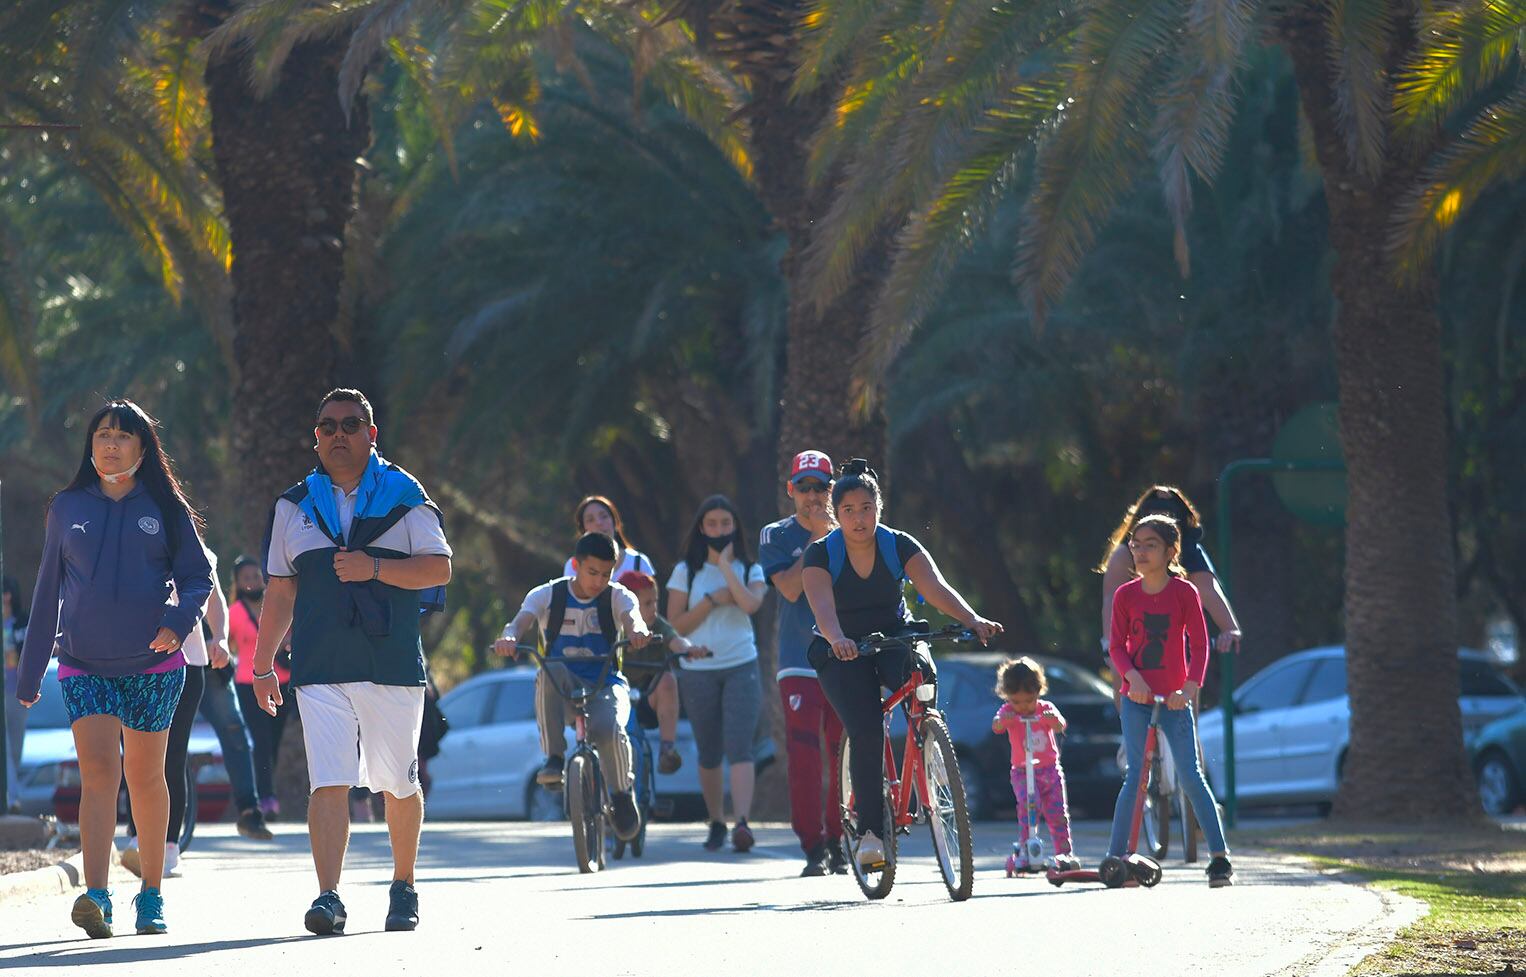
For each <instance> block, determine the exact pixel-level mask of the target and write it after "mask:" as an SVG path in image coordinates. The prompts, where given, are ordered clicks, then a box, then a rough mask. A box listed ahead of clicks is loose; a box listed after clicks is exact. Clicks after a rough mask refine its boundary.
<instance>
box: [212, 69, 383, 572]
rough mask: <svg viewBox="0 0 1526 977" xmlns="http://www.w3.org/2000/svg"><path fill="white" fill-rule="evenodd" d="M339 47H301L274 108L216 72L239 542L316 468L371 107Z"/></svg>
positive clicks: (232, 72) (234, 75)
mask: <svg viewBox="0 0 1526 977" xmlns="http://www.w3.org/2000/svg"><path fill="white" fill-rule="evenodd" d="M343 54H344V44H343V42H340V41H335V42H327V43H316V44H304V45H299V46H298V47H297V48H296V49H295V50H293V51H292V53H291V56H290V58H289V60H288V61H287V62H286V65H285V68H284V69H283V70H282V74H281V81H280V84H279V86H278V87H277V88H276V90H275V91H274V92H273V93H271V95H270V96H269V97H268V98H267V99H259V98H257V97H256V96H255V94H254V93H253V91H252V90H251V89H250V87H249V83H248V80H247V75H246V73H245V65H244V63H243V61H242V59H240V58H238V57H236V56H225V57H222V58H218V59H216V60H214V61H212V62H211V63H209V64H208V66H207V74H206V79H207V89H208V97H209V100H210V103H211V108H212V146H213V152H214V155H215V158H216V163H217V175H218V182H219V184H220V185H221V187H222V192H223V202H224V207H225V209H226V212H227V217H228V227H229V234H230V237H231V239H232V244H233V268H232V280H233V329H234V336H233V352H234V357H235V359H236V361H237V364H238V375H237V379H236V381H235V386H234V391H233V450H234V457H235V459H236V461H235V462H234V465H235V467H236V468H237V470H238V478H239V480H240V486H241V487H240V498H239V503H238V516H239V519H238V522H239V526H238V531H239V538H240V539H242V540H244V541H245V545H246V546H250V547H253V546H255V545H256V544H257V543H258V542H259V540H260V537H261V534H262V533H263V532H264V529H265V521H266V519H267V517H268V514H269V511H270V507H271V505H272V504H273V503H274V502H275V498H276V496H277V495H278V494H279V493H280V492H281V491H282V490H283V489H285V488H286V487H287V486H289V485H291V484H292V483H293V482H295V481H296V480H297V479H298V478H300V477H302V475H303V474H304V473H305V472H307V470H308V469H310V468H311V467H312V465H313V459H314V455H313V451H312V427H313V413H314V410H315V408H316V406H317V403H318V400H319V398H321V397H322V395H323V394H324V393H325V392H326V391H327V390H328V389H329V388H330V387H331V386H332V385H333V381H334V379H335V377H334V365H335V358H336V343H335V337H334V326H335V323H336V321H337V320H338V317H339V308H340V305H339V303H340V291H341V287H342V285H343V282H344V262H345V256H344V240H345V227H346V225H347V224H348V222H349V220H350V218H351V216H352V215H353V214H354V211H355V206H356V176H357V167H356V158H357V157H359V156H360V155H361V153H363V152H364V151H365V149H366V146H367V145H368V144H369V142H370V138H371V133H370V123H369V118H368V116H367V111H366V105H365V103H364V101H363V100H357V102H356V105H355V108H354V110H353V113H352V116H351V118H350V119H348V120H347V119H346V118H345V117H344V113H343V112H342V111H341V109H340V105H339V98H338V94H337V92H338V66H339V62H340V59H341V58H342V57H343Z"/></svg>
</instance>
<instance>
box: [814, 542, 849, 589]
mask: <svg viewBox="0 0 1526 977" xmlns="http://www.w3.org/2000/svg"><path fill="white" fill-rule="evenodd" d="M821 543H822V545H823V546H825V547H826V548H827V571H828V572H829V573H831V574H832V582H833V583H836V582H837V578H838V577H840V576H842V568H843V567H844V566H846V565H847V563H848V544H847V543H844V542H843V538H842V530H841V529H834V530H832V531H831V532H830V533H827V534H826V536H824V537H822V540H821Z"/></svg>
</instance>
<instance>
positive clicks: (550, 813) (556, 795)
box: [525, 776, 567, 821]
mask: <svg viewBox="0 0 1526 977" xmlns="http://www.w3.org/2000/svg"><path fill="white" fill-rule="evenodd" d="M525 812H526V817H528V818H529V819H530V820H531V821H565V820H567V812H566V811H565V810H564V809H563V808H562V794H561V792H560V791H553V790H547V789H546V788H544V787H542V786H541V785H540V784H537V783H536V782H535V778H534V777H533V776H532V777H531V778H530V787H529V790H528V793H527V794H526V795H525Z"/></svg>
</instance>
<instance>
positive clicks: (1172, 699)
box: [1166, 690, 1188, 712]
mask: <svg viewBox="0 0 1526 977" xmlns="http://www.w3.org/2000/svg"><path fill="white" fill-rule="evenodd" d="M1187 701H1188V700H1187V697H1186V696H1185V695H1183V694H1182V693H1181V691H1180V690H1178V691H1176V692H1173V693H1171V694H1170V695H1168V696H1166V708H1167V709H1170V710H1172V711H1173V712H1176V711H1179V710H1182V709H1185V708H1187Z"/></svg>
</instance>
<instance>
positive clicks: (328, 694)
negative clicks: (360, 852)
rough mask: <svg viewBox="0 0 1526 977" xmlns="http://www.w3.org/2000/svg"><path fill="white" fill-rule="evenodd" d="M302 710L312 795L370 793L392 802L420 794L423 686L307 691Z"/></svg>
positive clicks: (300, 700)
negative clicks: (329, 790) (342, 790)
mask: <svg viewBox="0 0 1526 977" xmlns="http://www.w3.org/2000/svg"><path fill="white" fill-rule="evenodd" d="M297 704H298V708H299V709H300V710H301V715H302V739H303V741H304V744H305V745H306V747H307V776H308V781H309V784H310V787H309V789H310V790H317V789H318V788H320V787H365V788H368V789H370V790H373V791H376V792H377V793H381V792H383V791H385V792H386V793H388V794H391V795H392V796H393V797H411V796H413V795H414V794H416V793H417V792H418V790H419V730H420V729H421V728H423V725H424V687H423V686H422V685H416V686H403V685H377V684H375V683H374V682H345V683H343V684H340V685H303V686H300V687H298V688H297Z"/></svg>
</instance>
